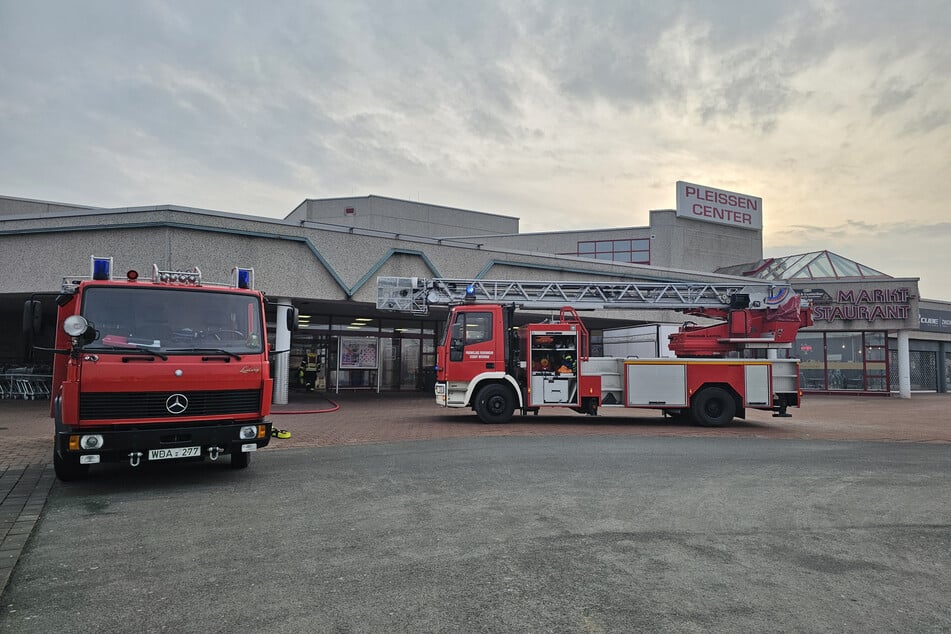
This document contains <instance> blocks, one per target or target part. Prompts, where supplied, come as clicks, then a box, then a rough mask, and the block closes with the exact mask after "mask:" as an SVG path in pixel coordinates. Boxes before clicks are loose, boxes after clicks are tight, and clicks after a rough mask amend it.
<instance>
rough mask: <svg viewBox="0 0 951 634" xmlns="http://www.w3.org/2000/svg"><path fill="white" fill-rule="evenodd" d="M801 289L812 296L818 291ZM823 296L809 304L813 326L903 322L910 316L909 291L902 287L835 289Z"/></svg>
mask: <svg viewBox="0 0 951 634" xmlns="http://www.w3.org/2000/svg"><path fill="white" fill-rule="evenodd" d="M803 290H804V291H806V293H804V295H806V294H809V293H811V294H813V295H814V296H815V295H817V291H818V290H820V289H816V288H811V289H803ZM797 292H799V291H798V290H797ZM823 295H824V296H825V297H828V298H829V300H826V301H823V300H822V299H818V300H813V302H812V320H813V321H814V322H816V324H817V325H818V324H819V323H820V322H838V321H865V322H873V321H881V320H885V321H907V319H908V318H909V316H911V302H910V299H911V292H910V290H909V289H908V288H904V287H903V288H861V289H854V288H849V289H836V290H835V291H834V292H832V293H828V292H824V293H823Z"/></svg>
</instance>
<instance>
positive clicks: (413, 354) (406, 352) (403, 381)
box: [399, 339, 422, 390]
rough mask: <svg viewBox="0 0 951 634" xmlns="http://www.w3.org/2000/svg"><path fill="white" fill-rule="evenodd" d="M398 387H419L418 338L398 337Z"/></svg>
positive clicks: (407, 388)
mask: <svg viewBox="0 0 951 634" xmlns="http://www.w3.org/2000/svg"><path fill="white" fill-rule="evenodd" d="M399 342H400V389H401V390H417V389H419V384H420V380H421V379H422V377H421V376H420V372H419V339H400V340H399Z"/></svg>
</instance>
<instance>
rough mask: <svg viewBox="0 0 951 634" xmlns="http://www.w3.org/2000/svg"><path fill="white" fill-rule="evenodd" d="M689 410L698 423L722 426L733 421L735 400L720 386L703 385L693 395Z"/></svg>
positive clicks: (708, 425)
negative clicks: (703, 386)
mask: <svg viewBox="0 0 951 634" xmlns="http://www.w3.org/2000/svg"><path fill="white" fill-rule="evenodd" d="M690 412H691V414H693V419H694V421H696V423H697V424H698V425H702V426H704V427H723V426H724V425H728V424H729V423H730V422H732V421H733V417H734V416H735V415H736V401H734V400H733V395H732V394H730V393H729V392H727V391H726V390H724V389H723V388H722V387H714V386H711V387H705V388H703V389H702V390H700V392H698V393H697V394H696V396H694V397H693V403H691V405H690Z"/></svg>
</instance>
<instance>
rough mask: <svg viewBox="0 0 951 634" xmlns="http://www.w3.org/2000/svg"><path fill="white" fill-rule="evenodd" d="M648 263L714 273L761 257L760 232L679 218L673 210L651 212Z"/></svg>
mask: <svg viewBox="0 0 951 634" xmlns="http://www.w3.org/2000/svg"><path fill="white" fill-rule="evenodd" d="M650 221H651V222H650V232H651V235H652V236H653V239H652V240H651V264H652V265H654V266H659V267H664V268H679V269H688V270H692V271H715V270H716V269H718V268H720V267H722V266H732V265H735V264H743V263H745V262H756V261H758V260H760V259H762V257H763V232H762V231H751V230H749V229H739V228H734V227H727V226H724V225H721V224H715V223H711V222H703V221H700V220H691V219H687V218H678V217H677V212H676V211H674V210H673V209H659V210H654V211H651V212H650Z"/></svg>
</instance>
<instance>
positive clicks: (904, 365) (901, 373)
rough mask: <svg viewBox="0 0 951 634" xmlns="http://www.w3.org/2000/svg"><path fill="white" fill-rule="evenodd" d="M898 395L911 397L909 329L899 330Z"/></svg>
mask: <svg viewBox="0 0 951 634" xmlns="http://www.w3.org/2000/svg"><path fill="white" fill-rule="evenodd" d="M898 396H900V397H901V398H911V354H910V353H909V349H908V331H907V330H899V331H898Z"/></svg>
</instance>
